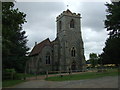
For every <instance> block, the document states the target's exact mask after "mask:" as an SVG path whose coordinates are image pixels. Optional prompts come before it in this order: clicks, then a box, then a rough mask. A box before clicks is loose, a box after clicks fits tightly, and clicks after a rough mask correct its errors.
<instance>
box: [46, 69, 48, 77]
mask: <svg viewBox="0 0 120 90" xmlns="http://www.w3.org/2000/svg"><path fill="white" fill-rule="evenodd" d="M46 78H48V70H47V71H46Z"/></svg>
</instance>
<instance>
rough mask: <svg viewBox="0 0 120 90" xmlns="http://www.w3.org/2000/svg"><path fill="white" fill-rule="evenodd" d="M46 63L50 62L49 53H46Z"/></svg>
mask: <svg viewBox="0 0 120 90" xmlns="http://www.w3.org/2000/svg"><path fill="white" fill-rule="evenodd" d="M45 58H46V64H50V54H46V57H45Z"/></svg>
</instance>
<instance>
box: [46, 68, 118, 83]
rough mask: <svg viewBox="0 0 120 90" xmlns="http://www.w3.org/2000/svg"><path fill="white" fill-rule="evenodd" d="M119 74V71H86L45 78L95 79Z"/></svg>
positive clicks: (56, 79) (59, 79) (62, 79)
mask: <svg viewBox="0 0 120 90" xmlns="http://www.w3.org/2000/svg"><path fill="white" fill-rule="evenodd" d="M117 75H118V72H117V71H115V70H114V71H113V70H108V71H107V72H86V73H80V74H72V75H63V77H61V76H55V77H48V78H46V79H45V80H48V81H66V80H82V79H93V78H99V77H104V76H117Z"/></svg>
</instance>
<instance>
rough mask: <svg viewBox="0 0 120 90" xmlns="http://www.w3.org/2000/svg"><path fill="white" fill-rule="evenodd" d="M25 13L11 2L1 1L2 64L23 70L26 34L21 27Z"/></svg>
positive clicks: (26, 48) (26, 49) (4, 66)
mask: <svg viewBox="0 0 120 90" xmlns="http://www.w3.org/2000/svg"><path fill="white" fill-rule="evenodd" d="M25 17H26V14H24V13H23V12H20V11H18V8H17V9H15V8H14V3H13V2H2V53H3V54H2V59H3V61H2V64H3V65H2V66H3V69H5V68H14V69H15V70H16V71H19V72H23V71H24V66H25V62H26V56H25V55H26V53H27V51H28V50H29V48H28V47H27V46H26V43H27V39H26V38H27V36H25V33H26V32H25V31H24V30H23V29H22V24H24V23H25V22H26V20H25Z"/></svg>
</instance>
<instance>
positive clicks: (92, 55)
mask: <svg viewBox="0 0 120 90" xmlns="http://www.w3.org/2000/svg"><path fill="white" fill-rule="evenodd" d="M89 58H90V59H89V60H90V63H91V65H92V67H93V68H94V67H95V66H96V65H97V64H98V56H97V54H96V53H90V55H89Z"/></svg>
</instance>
